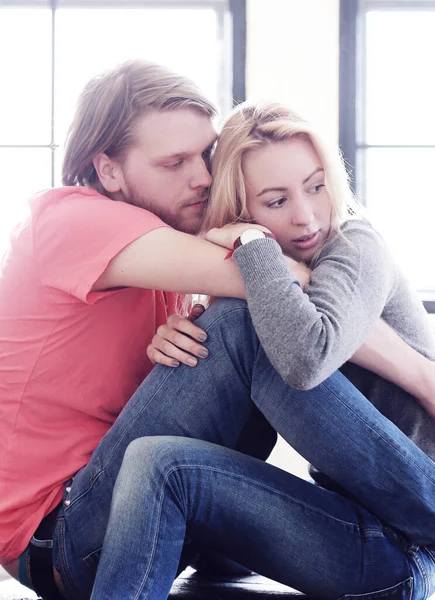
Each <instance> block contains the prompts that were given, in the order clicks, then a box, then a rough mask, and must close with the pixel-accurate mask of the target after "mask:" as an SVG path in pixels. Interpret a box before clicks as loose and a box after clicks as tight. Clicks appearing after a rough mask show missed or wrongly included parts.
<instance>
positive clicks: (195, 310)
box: [187, 304, 205, 333]
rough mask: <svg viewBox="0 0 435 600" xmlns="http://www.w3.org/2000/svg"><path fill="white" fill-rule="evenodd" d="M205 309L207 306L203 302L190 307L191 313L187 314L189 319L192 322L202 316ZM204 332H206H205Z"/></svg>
mask: <svg viewBox="0 0 435 600" xmlns="http://www.w3.org/2000/svg"><path fill="white" fill-rule="evenodd" d="M204 311H205V307H204V306H203V305H202V304H195V305H194V306H192V308H191V309H190V313H189V315H188V316H187V319H188V320H189V321H191V322H192V321H195V319H197V318H198V317H200V316H201V315H202V313H203V312H204ZM203 333H205V332H203Z"/></svg>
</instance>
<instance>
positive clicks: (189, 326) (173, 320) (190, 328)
mask: <svg viewBox="0 0 435 600" xmlns="http://www.w3.org/2000/svg"><path fill="white" fill-rule="evenodd" d="M197 306H198V307H200V306H201V304H195V306H194V307H193V309H192V311H193V310H194V309H195V308H196V307H197ZM202 308H204V307H202ZM204 310H205V309H204ZM198 311H199V309H198ZM191 314H192V313H191ZM201 314H202V313H201ZM198 316H199V315H198ZM194 318H195V319H196V318H197V317H194ZM171 329H173V330H174V332H181V333H184V334H185V335H188V336H190V337H191V338H194V339H195V340H198V341H199V342H205V340H206V339H207V334H206V333H205V331H204V330H203V329H201V328H200V327H198V325H195V324H194V323H192V322H191V321H190V320H189V319H186V318H185V317H181V316H180V315H171V316H170V317H169V319H168V322H167V324H166V325H161V326H160V327H159V328H158V329H157V333H158V335H164V334H166V333H170V330H171ZM173 337H174V336H173V335H171V337H170V338H168V339H170V341H171V342H174V339H173ZM178 340H179V341H180V342H181V341H182V340H181V339H180V338H178ZM176 345H178V344H176ZM181 347H184V346H181Z"/></svg>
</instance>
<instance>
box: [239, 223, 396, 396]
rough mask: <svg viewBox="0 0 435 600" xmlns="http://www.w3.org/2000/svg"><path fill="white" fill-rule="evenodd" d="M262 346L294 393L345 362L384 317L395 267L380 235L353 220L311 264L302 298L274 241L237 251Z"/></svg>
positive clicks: (394, 280) (329, 373) (316, 382)
mask: <svg viewBox="0 0 435 600" xmlns="http://www.w3.org/2000/svg"><path fill="white" fill-rule="evenodd" d="M233 256H234V260H235V262H236V263H237V265H238V267H239V269H240V272H241V274H242V278H243V280H244V284H245V289H246V295H247V300H248V304H249V308H250V312H251V315H252V318H253V321H254V325H255V328H256V331H257V333H258V336H259V338H260V341H261V343H262V345H263V347H264V349H265V351H266V353H267V355H268V356H269V359H270V360H271V362H272V364H273V365H274V366H275V368H276V369H277V371H278V372H279V373H280V375H281V376H282V377H283V378H284V379H285V380H286V381H287V382H288V383H289V384H290V385H292V386H293V387H297V388H300V389H310V388H312V387H315V386H316V385H318V384H319V383H321V382H322V381H324V380H325V379H326V378H327V377H329V376H330V375H331V374H332V373H333V372H334V371H335V370H337V369H338V368H339V367H340V366H341V365H343V364H344V363H345V362H346V361H348V360H349V359H350V358H351V357H352V356H353V355H354V354H355V352H356V351H357V350H358V348H360V346H361V345H362V344H363V342H364V340H365V338H366V336H367V334H368V332H369V330H370V328H371V327H372V326H373V325H374V324H375V322H376V321H377V319H378V318H379V317H380V316H381V314H382V312H383V310H384V308H385V305H386V303H387V301H388V299H389V297H390V296H391V294H392V293H393V291H394V288H395V285H396V269H395V265H394V263H393V261H392V259H391V257H390V254H389V252H388V250H387V248H386V247H385V243H384V242H383V240H382V239H381V238H380V236H379V235H378V234H377V233H376V232H375V231H374V230H373V229H372V228H371V227H370V226H369V225H368V224H367V225H366V224H365V223H361V222H352V223H350V224H349V226H348V227H347V229H346V238H344V237H342V236H339V235H335V236H334V237H333V238H332V239H331V240H329V242H328V243H327V245H326V246H325V248H324V249H323V251H322V253H321V255H320V257H319V258H318V259H317V260H316V262H315V265H314V268H313V271H312V274H311V281H310V283H309V284H308V285H307V287H306V290H305V291H306V293H304V292H303V291H302V290H301V288H300V287H299V285H298V284H297V279H296V278H295V277H294V276H293V274H292V272H291V271H290V269H289V268H288V266H287V265H286V263H285V261H284V258H283V256H282V253H281V249H280V248H279V246H278V245H277V244H276V242H274V241H273V240H271V239H262V240H254V241H252V242H250V243H249V244H246V245H244V246H241V247H240V248H238V249H237V250H236V251H235V253H234V255H233Z"/></svg>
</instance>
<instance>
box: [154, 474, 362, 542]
mask: <svg viewBox="0 0 435 600" xmlns="http://www.w3.org/2000/svg"><path fill="white" fill-rule="evenodd" d="M181 469H199V470H204V471H212V472H215V473H220V474H221V475H226V476H228V477H230V478H233V479H239V480H242V481H246V482H249V483H251V484H253V485H254V486H256V487H259V488H262V489H265V490H269V491H270V492H273V493H274V494H276V495H277V496H281V497H284V498H287V499H290V500H292V501H293V502H295V503H296V504H298V505H299V506H303V507H304V508H307V509H309V510H312V511H313V512H315V513H317V514H319V515H322V516H324V517H327V518H328V519H331V520H333V521H336V522H337V523H341V524H342V525H346V526H348V527H352V528H353V529H355V530H358V531H359V532H361V530H362V529H363V528H361V527H360V525H357V524H356V523H350V522H349V521H345V520H344V519H338V518H336V517H333V516H332V515H330V514H328V513H326V512H324V511H322V510H319V509H317V508H315V507H313V506H311V505H310V504H306V503H305V502H301V501H300V500H296V499H295V498H293V496H290V495H289V494H286V493H285V492H280V491H279V490H277V489H276V488H273V487H270V486H268V485H265V484H264V483H261V482H258V481H257V480H255V479H251V478H250V477H245V476H244V475H239V474H237V473H230V472H229V471H224V470H222V469H218V468H217V467H207V466H204V465H201V464H185V465H177V466H176V467H173V468H172V469H171V470H170V471H168V474H167V476H166V477H165V480H164V482H163V487H165V486H166V484H167V482H168V479H169V477H170V476H171V475H172V474H173V473H174V472H177V471H179V470H181ZM364 531H365V530H364Z"/></svg>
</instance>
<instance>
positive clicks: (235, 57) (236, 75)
mask: <svg viewBox="0 0 435 600" xmlns="http://www.w3.org/2000/svg"><path fill="white" fill-rule="evenodd" d="M38 7H41V8H49V9H51V19H52V27H51V123H52V126H51V128H50V143H48V144H0V148H35V149H36V148H46V149H49V150H50V151H51V182H50V184H51V187H54V186H55V172H56V171H55V159H56V156H55V153H56V149H57V148H58V144H56V138H55V128H54V126H53V124H54V111H55V61H56V54H55V35H56V29H55V13H56V9H58V8H81V9H83V8H126V9H128V8H136V9H137V8H145V9H147V8H160V9H167V8H178V9H180V8H190V9H192V8H198V9H204V8H212V9H215V10H216V12H217V15H218V34H219V37H218V39H219V41H220V42H221V43H222V51H223V60H222V62H221V65H220V71H219V73H218V76H219V86H218V89H220V88H222V89H228V88H229V89H231V93H232V97H231V98H229V97H227V96H226V95H225V98H224V97H223V96H222V97H221V98H220V99H219V100H220V108H222V107H224V110H226V109H228V110H229V109H231V108H232V106H234V105H235V104H238V103H239V102H243V101H244V100H245V99H246V0H1V5H0V11H1V9H2V8H38ZM228 77H231V78H232V81H231V83H230V85H228ZM224 82H226V85H223V83H224Z"/></svg>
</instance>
